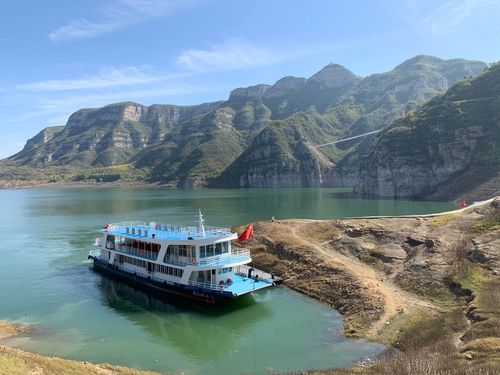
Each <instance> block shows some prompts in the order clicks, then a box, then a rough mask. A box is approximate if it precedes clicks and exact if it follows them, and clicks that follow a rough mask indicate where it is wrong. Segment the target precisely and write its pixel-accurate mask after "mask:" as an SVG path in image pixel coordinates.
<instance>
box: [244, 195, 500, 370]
mask: <svg viewBox="0 0 500 375" xmlns="http://www.w3.org/2000/svg"><path fill="white" fill-rule="evenodd" d="M245 246H248V247H250V248H251V250H252V254H253V255H252V257H253V259H254V265H255V266H256V267H259V268H263V269H265V270H267V271H269V272H274V273H275V274H276V275H279V276H281V277H283V278H284V281H285V284H286V285H288V286H289V287H291V288H293V289H296V290H298V291H300V292H302V293H305V294H307V295H309V296H311V297H313V298H316V299H318V300H320V301H322V302H324V303H327V304H329V305H331V306H333V307H334V308H336V309H337V310H338V311H339V312H341V313H342V314H343V315H344V317H345V329H344V331H345V334H346V335H348V336H356V337H364V338H368V339H372V340H377V341H382V342H385V343H387V344H389V345H392V346H394V347H396V348H400V349H403V350H404V349H405V348H404V346H405V345H406V344H404V338H402V337H403V336H404V332H406V333H408V332H410V331H411V329H410V328H409V327H410V326H411V324H414V325H415V329H418V326H419V325H422V324H423V325H425V321H427V322H430V321H434V319H437V318H438V317H439V318H440V319H441V318H443V317H446V319H448V318H449V317H450V316H451V315H449V314H451V311H452V310H453V311H454V310H455V309H458V311H459V315H460V316H462V318H463V319H459V320H457V321H459V322H460V324H458V323H457V324H456V325H455V327H454V328H453V329H452V330H451V331H449V332H448V331H447V333H446V335H448V336H450V335H453V337H454V339H453V344H454V350H455V351H456V354H457V355H458V357H459V358H467V359H468V360H469V361H472V362H474V361H476V362H477V361H478V362H481V363H494V364H497V365H498V364H500V355H499V354H498V352H499V351H498V348H500V328H499V327H500V325H499V322H500V320H499V318H500V306H498V303H497V304H492V302H491V301H498V300H499V298H500V288H497V286H500V282H499V278H498V272H499V263H498V259H499V257H500V198H496V199H494V200H490V201H487V202H484V203H482V204H478V205H475V206H472V207H469V208H467V209H465V210H458V211H454V212H451V213H446V214H440V215H429V216H415V217H392V218H387V217H386V218H355V219H345V220H332V221H324V220H318V221H316V220H279V221H274V222H259V223H256V224H255V225H254V238H253V239H252V240H250V241H249V242H248V243H247V244H245ZM485 295H489V296H490V297H489V298H488V297H484V296H485ZM490 302H491V303H490ZM486 305H487V306H488V307H485V306H486ZM461 312H463V314H462V313H461ZM476 315H477V316H476ZM466 318H467V319H466ZM443 319H444V318H443ZM450 319H451V318H450ZM457 319H458V318H457ZM422 320H424V322H422ZM466 323H467V324H466ZM445 326H446V325H445V324H443V325H442V327H445ZM458 326H460V328H457V327H458ZM446 327H447V326H446ZM478 327H480V328H478ZM476 330H478V332H480V333H477V332H476ZM472 332H476V333H477V335H476V339H472V336H474V334H473V333H472ZM446 335H445V336H446ZM417 336H418V335H417ZM438 337H440V336H439V335H437V334H436V337H435V340H434V341H436V342H437V341H439V339H438ZM474 340H477V341H474ZM432 341H433V340H432V337H429V342H427V343H426V344H429V345H430V343H431V342H432ZM483 360H484V361H483ZM429 373H432V372H429ZM492 373H493V372H492Z"/></svg>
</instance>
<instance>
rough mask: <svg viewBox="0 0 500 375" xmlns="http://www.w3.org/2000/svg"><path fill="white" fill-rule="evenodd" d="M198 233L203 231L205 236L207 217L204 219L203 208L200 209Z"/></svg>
mask: <svg viewBox="0 0 500 375" xmlns="http://www.w3.org/2000/svg"><path fill="white" fill-rule="evenodd" d="M198 215H199V216H198V233H201V235H202V237H205V226H204V225H203V223H204V222H205V219H203V215H202V214H201V210H200V209H199V210H198Z"/></svg>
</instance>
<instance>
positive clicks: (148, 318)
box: [98, 276, 270, 360]
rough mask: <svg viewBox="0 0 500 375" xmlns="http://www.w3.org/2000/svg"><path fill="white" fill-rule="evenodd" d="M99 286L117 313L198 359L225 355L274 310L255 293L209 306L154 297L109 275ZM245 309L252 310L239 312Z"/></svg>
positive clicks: (163, 342)
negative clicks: (261, 301) (254, 325)
mask: <svg viewBox="0 0 500 375" xmlns="http://www.w3.org/2000/svg"><path fill="white" fill-rule="evenodd" d="M98 288H99V290H100V291H101V293H102V302H103V304H105V305H107V306H108V307H109V308H111V309H112V310H113V311H114V312H115V313H117V314H119V315H121V316H124V317H126V318H127V319H128V320H130V321H131V322H133V323H134V324H135V325H138V326H140V327H141V328H142V329H144V330H145V331H147V332H148V333H149V335H150V336H152V337H153V338H154V339H155V341H156V342H158V343H161V344H163V345H165V346H173V347H175V348H176V349H177V350H179V351H181V352H182V353H183V354H184V355H186V356H188V357H191V358H192V359H195V360H214V359H218V358H222V357H224V355H225V354H226V353H227V352H229V351H230V350H232V348H233V347H234V346H237V345H238V339H239V338H241V337H243V336H245V335H247V334H248V332H249V331H250V330H251V327H252V325H253V324H255V323H256V322H258V321H260V320H263V319H265V318H266V316H268V315H269V313H270V312H269V311H268V309H267V307H266V306H265V305H264V304H260V303H256V301H255V299H254V298H253V297H252V296H251V295H246V296H242V297H241V298H238V299H237V300H228V301H225V302H222V303H221V304H220V305H216V306H208V305H203V304H199V303H195V302H190V301H187V300H185V299H179V298H168V299H167V298H158V297H154V296H152V295H149V294H147V293H145V292H143V291H140V290H135V289H134V288H132V287H130V286H128V285H126V284H123V283H120V282H117V281H114V280H112V279H109V278H107V277H105V276H101V277H100V278H99V285H98ZM242 309H247V310H250V311H245V314H238V312H239V311H241V310H242ZM214 343H217V344H216V345H214Z"/></svg>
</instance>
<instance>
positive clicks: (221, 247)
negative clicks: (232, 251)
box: [200, 242, 229, 258]
mask: <svg viewBox="0 0 500 375" xmlns="http://www.w3.org/2000/svg"><path fill="white" fill-rule="evenodd" d="M228 252H229V242H219V243H216V244H210V245H206V246H200V258H206V257H213V256H214V255H221V254H225V253H228Z"/></svg>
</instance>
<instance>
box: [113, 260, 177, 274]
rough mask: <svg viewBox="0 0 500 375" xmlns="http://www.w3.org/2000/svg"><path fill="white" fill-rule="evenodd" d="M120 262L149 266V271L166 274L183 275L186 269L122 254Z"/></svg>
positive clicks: (143, 266)
mask: <svg viewBox="0 0 500 375" xmlns="http://www.w3.org/2000/svg"><path fill="white" fill-rule="evenodd" d="M119 260H120V263H128V264H132V265H134V266H137V267H142V268H146V266H147V267H148V271H156V272H161V273H164V274H165V275H171V276H176V277H182V275H183V273H184V270H181V269H179V268H174V267H168V266H162V265H161V264H154V263H150V262H146V261H144V260H140V259H135V258H131V257H127V256H125V255H120V258H119Z"/></svg>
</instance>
